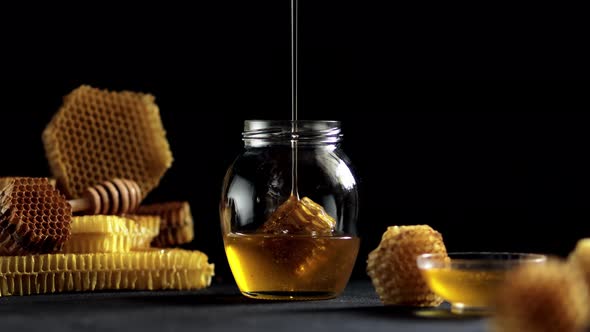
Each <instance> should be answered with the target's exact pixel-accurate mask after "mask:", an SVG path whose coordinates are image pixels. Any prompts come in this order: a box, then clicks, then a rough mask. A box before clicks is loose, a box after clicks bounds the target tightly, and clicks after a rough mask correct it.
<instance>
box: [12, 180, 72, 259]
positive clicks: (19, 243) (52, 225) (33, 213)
mask: <svg viewBox="0 0 590 332" xmlns="http://www.w3.org/2000/svg"><path fill="white" fill-rule="evenodd" d="M0 207H1V209H0V254H1V255H18V254H25V253H27V254H31V253H47V252H54V251H59V250H61V248H62V247H63V245H64V243H65V241H66V240H67V239H68V238H69V236H70V220H71V214H72V213H71V207H70V205H69V204H68V202H67V201H66V200H65V198H64V196H63V195H62V194H60V193H59V192H58V191H57V190H55V189H54V188H53V187H52V186H51V185H50V184H49V182H48V181H47V179H46V178H9V179H5V180H3V188H2V189H0Z"/></svg>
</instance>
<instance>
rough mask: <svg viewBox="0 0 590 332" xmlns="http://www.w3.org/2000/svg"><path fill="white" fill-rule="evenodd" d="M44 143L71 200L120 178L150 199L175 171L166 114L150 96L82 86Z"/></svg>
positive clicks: (69, 98)
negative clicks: (164, 119) (163, 118)
mask: <svg viewBox="0 0 590 332" xmlns="http://www.w3.org/2000/svg"><path fill="white" fill-rule="evenodd" d="M42 138H43V145H44V147H45V154H46V156H47V159H48V161H49V166H50V168H51V171H52V173H53V175H54V177H55V178H56V179H57V182H58V188H60V190H62V191H63V192H64V193H65V194H66V196H67V197H68V198H79V197H81V196H82V195H83V193H84V191H85V190H86V188H88V187H91V186H93V185H95V184H97V183H102V182H103V181H106V180H111V179H114V178H124V179H130V180H134V181H135V182H137V184H138V185H139V186H140V187H141V190H142V194H143V197H142V198H144V197H145V195H147V194H148V193H149V192H150V191H151V190H152V189H153V188H155V187H156V186H157V185H158V183H159V182H160V179H161V178H162V176H163V175H164V173H165V172H166V170H167V169H168V168H170V166H171V165H172V152H171V151H170V147H169V144H168V141H167V140H166V132H165V131H164V127H163V125H162V121H161V119H160V111H159V109H158V106H157V105H156V104H155V102H154V97H153V96H152V95H149V94H142V93H135V92H129V91H123V92H110V91H107V90H100V89H96V88H92V87H90V86H87V85H83V86H80V87H79V88H77V89H75V90H73V91H72V92H71V93H70V94H69V95H67V96H66V97H65V98H64V100H63V104H62V106H61V108H60V109H59V110H58V112H57V113H56V114H55V115H54V116H53V118H52V120H51V122H50V123H49V124H48V125H47V127H46V128H45V130H44V131H43V136H42Z"/></svg>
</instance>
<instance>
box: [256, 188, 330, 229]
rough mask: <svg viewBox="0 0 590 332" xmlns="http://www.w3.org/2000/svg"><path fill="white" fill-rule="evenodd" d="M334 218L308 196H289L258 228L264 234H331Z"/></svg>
mask: <svg viewBox="0 0 590 332" xmlns="http://www.w3.org/2000/svg"><path fill="white" fill-rule="evenodd" d="M335 227H336V220H334V218H332V216H330V215H329V214H328V213H326V211H325V210H324V208H323V207H322V206H321V205H319V204H317V203H316V202H314V201H312V200H311V199H309V198H308V197H303V198H302V199H298V198H297V197H296V196H291V197H289V198H288V199H287V200H286V201H285V202H284V203H283V204H281V205H280V206H279V207H278V208H277V209H276V210H275V211H274V212H273V213H272V214H271V216H270V217H269V218H268V220H267V221H266V222H265V223H264V224H263V225H262V227H260V229H259V230H258V231H259V232H261V233H265V234H275V235H285V234H313V235H332V233H333V232H334V228H335Z"/></svg>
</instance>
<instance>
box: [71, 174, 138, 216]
mask: <svg viewBox="0 0 590 332" xmlns="http://www.w3.org/2000/svg"><path fill="white" fill-rule="evenodd" d="M142 197H143V196H142V192H141V188H140V187H139V185H138V184H137V183H136V182H135V181H133V180H127V179H113V180H110V181H105V182H103V183H102V184H98V185H95V186H92V187H88V188H86V191H85V192H84V197H82V198H78V199H73V200H70V201H68V203H70V205H71V206H72V212H86V213H87V214H124V213H130V212H133V211H135V210H136V209H137V207H139V204H140V203H141V198H142Z"/></svg>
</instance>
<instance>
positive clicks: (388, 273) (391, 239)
mask: <svg viewBox="0 0 590 332" xmlns="http://www.w3.org/2000/svg"><path fill="white" fill-rule="evenodd" d="M446 252H447V250H446V248H445V244H444V242H443V239H442V235H441V234H440V233H439V232H437V231H435V230H434V229H432V228H431V227H430V226H428V225H416V226H391V227H388V228H387V230H386V231H385V233H384V234H383V237H382V239H381V243H379V246H378V247H377V248H376V249H375V250H373V251H372V252H371V253H369V259H368V261H367V274H368V275H369V276H370V277H371V281H372V282H373V286H375V290H376V291H377V293H378V294H379V297H380V298H381V301H383V303H384V304H386V305H401V306H419V307H434V306H438V305H440V304H441V303H442V302H443V299H442V298H441V297H439V296H438V295H436V294H434V293H433V292H432V291H431V290H430V288H429V287H428V285H427V284H426V282H425V281H424V279H423V278H422V275H421V274H420V270H419V269H418V265H417V263H416V258H417V257H418V255H421V254H426V253H433V254H438V253H443V254H446Z"/></svg>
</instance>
